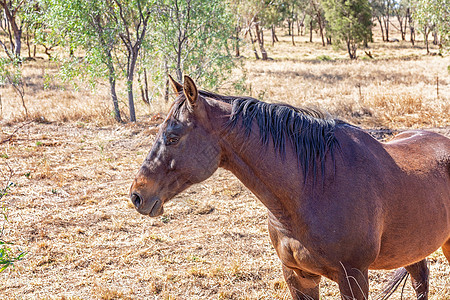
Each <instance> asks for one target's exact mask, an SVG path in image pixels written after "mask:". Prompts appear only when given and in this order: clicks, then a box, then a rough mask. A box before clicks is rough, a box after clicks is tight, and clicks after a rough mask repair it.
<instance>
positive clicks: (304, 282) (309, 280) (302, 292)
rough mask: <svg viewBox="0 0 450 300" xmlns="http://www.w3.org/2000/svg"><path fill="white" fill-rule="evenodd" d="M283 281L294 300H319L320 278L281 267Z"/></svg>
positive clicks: (298, 270)
mask: <svg viewBox="0 0 450 300" xmlns="http://www.w3.org/2000/svg"><path fill="white" fill-rule="evenodd" d="M283 275H284V280H285V281H286V283H287V286H288V287H289V291H290V292H291V295H292V298H293V299H294V300H319V283H320V279H321V277H320V276H319V275H315V274H311V273H308V272H305V271H302V270H300V269H291V268H288V267H286V266H285V265H283Z"/></svg>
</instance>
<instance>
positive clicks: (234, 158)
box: [220, 106, 303, 222]
mask: <svg viewBox="0 0 450 300" xmlns="http://www.w3.org/2000/svg"><path fill="white" fill-rule="evenodd" d="M227 109H229V111H226V112H223V113H224V114H225V115H227V116H229V115H230V114H231V106H229V107H227ZM253 126H255V130H252V131H251V132H250V134H249V135H246V134H245V133H244V132H243V131H244V129H240V128H239V126H237V127H236V128H234V129H232V130H231V131H226V130H225V131H222V134H221V136H220V144H221V147H222V161H221V165H220V166H221V167H223V168H225V169H227V170H229V171H231V172H232V173H233V174H234V175H235V176H236V177H237V178H238V179H239V180H240V181H241V182H242V183H243V184H244V185H245V186H246V187H247V188H248V189H250V190H251V191H252V192H253V193H254V194H255V195H256V196H257V198H258V199H259V200H260V201H261V202H262V203H263V204H264V205H265V206H266V207H267V208H268V209H269V211H270V213H271V214H272V215H273V216H274V217H275V218H277V219H278V220H280V221H281V222H282V220H286V219H287V218H289V213H290V212H295V211H297V210H298V208H299V207H298V204H299V202H298V201H296V200H297V199H295V198H294V197H293V195H298V194H299V191H301V190H302V185H303V176H302V172H301V169H300V168H299V166H298V164H297V158H296V157H295V156H294V153H293V151H292V149H287V151H286V157H285V158H284V159H283V158H282V157H281V156H280V154H279V152H278V151H276V150H275V148H274V146H273V144H272V143H269V145H268V146H267V147H266V146H264V145H262V144H261V141H260V136H259V129H258V128H257V126H258V125H257V124H256V123H255V124H253ZM290 162H294V163H290Z"/></svg>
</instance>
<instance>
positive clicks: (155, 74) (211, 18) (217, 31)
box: [143, 0, 236, 94]
mask: <svg viewBox="0 0 450 300" xmlns="http://www.w3.org/2000/svg"><path fill="white" fill-rule="evenodd" d="M156 7H157V10H156V13H155V19H154V20H153V21H152V30H151V31H149V32H148V39H146V42H145V43H144V44H143V47H144V48H145V50H144V51H145V52H146V57H147V59H148V61H147V63H146V64H145V66H144V67H145V68H148V70H149V72H147V73H148V74H151V75H150V76H151V77H152V81H153V82H154V85H155V89H157V90H159V92H158V93H159V94H162V93H166V91H167V84H168V82H167V74H173V73H175V74H176V77H177V80H178V81H182V80H183V74H189V75H190V76H191V77H192V78H194V79H195V80H197V81H200V82H201V84H202V85H203V86H205V87H208V86H209V87H215V86H217V85H218V84H219V83H220V82H221V81H222V80H223V79H224V78H225V77H226V75H227V74H228V71H231V66H232V65H233V60H232V54H231V53H230V49H229V48H230V47H229V45H228V44H229V41H230V37H232V36H233V35H234V34H235V25H236V24H235V23H234V19H233V16H232V15H231V12H230V10H229V9H228V7H227V3H226V2H224V1H221V0H210V1H201V0H158V1H157V3H156ZM150 41H151V42H150Z"/></svg>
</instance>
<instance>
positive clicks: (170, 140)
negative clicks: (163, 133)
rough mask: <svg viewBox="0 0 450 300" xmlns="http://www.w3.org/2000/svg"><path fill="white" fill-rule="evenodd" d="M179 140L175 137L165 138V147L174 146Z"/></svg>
mask: <svg viewBox="0 0 450 300" xmlns="http://www.w3.org/2000/svg"><path fill="white" fill-rule="evenodd" d="M179 140H180V139H179V138H178V137H176V136H172V137H169V138H167V145H175V144H176V143H178V141H179Z"/></svg>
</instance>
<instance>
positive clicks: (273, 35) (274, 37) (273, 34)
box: [272, 25, 279, 46]
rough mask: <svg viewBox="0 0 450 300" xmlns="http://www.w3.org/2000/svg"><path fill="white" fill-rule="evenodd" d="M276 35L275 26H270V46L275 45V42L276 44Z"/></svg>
mask: <svg viewBox="0 0 450 300" xmlns="http://www.w3.org/2000/svg"><path fill="white" fill-rule="evenodd" d="M278 41H279V40H278V37H277V34H276V33H275V25H272V46H273V45H275V42H278Z"/></svg>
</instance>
